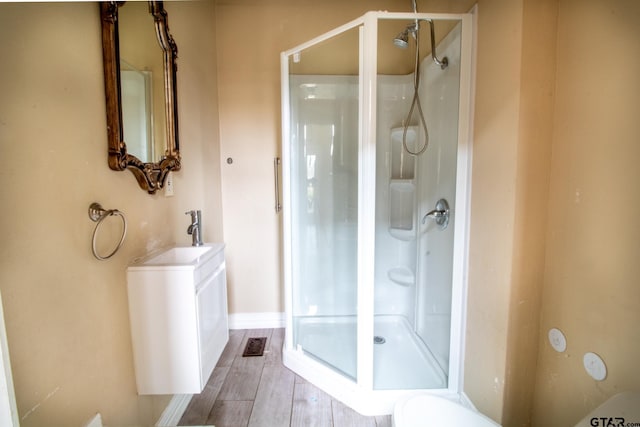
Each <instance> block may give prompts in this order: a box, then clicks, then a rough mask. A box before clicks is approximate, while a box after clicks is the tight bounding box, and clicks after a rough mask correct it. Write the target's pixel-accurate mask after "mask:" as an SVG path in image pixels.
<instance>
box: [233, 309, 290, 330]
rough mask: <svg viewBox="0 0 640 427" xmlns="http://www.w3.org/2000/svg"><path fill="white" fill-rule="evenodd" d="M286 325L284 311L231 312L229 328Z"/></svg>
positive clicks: (282, 326) (281, 326)
mask: <svg viewBox="0 0 640 427" xmlns="http://www.w3.org/2000/svg"><path fill="white" fill-rule="evenodd" d="M284 325H285V318H284V313H283V312H266V313H231V314H229V329H265V328H284Z"/></svg>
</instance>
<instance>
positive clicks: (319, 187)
mask: <svg viewBox="0 0 640 427" xmlns="http://www.w3.org/2000/svg"><path fill="white" fill-rule="evenodd" d="M358 47H359V31H358V29H357V28H351V29H350V30H348V31H345V32H342V33H340V34H337V35H336V36H334V37H332V38H330V39H328V40H325V41H323V42H322V43H319V44H315V45H313V46H311V47H308V48H306V49H304V50H301V51H300V52H299V53H297V54H296V55H293V56H291V57H290V58H289V64H288V67H289V88H288V89H289V102H290V110H289V111H290V129H289V132H290V138H291V139H290V141H291V142H290V147H289V148H288V149H289V153H288V155H289V158H290V162H288V163H289V164H290V167H289V170H288V173H289V174H290V177H291V178H290V180H289V181H290V190H289V194H290V197H291V199H290V202H289V203H290V205H291V209H290V211H289V212H290V215H291V218H290V221H291V233H290V243H291V258H292V259H291V266H292V268H291V274H292V279H293V280H292V282H293V283H294V284H295V286H294V287H293V289H292V291H291V297H292V311H293V325H292V326H293V344H294V347H295V348H297V349H299V350H302V351H304V353H305V354H306V355H308V356H310V357H312V358H313V359H315V360H317V361H319V362H321V363H323V364H325V365H328V366H330V367H332V368H333V369H335V370H337V371H338V372H340V373H341V374H343V375H344V376H346V377H347V378H350V379H353V380H355V379H356V376H357V369H356V357H357V351H356V350H357V329H356V326H357V302H358V301H357V296H358V295H357V282H358V277H357V249H358V246H357V245H358V240H357V237H358V129H359V128H358V105H359V90H358V81H359V80H358V74H359V59H358V58H359V55H358Z"/></svg>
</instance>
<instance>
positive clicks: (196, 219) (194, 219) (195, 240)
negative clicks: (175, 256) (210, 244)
mask: <svg viewBox="0 0 640 427" xmlns="http://www.w3.org/2000/svg"><path fill="white" fill-rule="evenodd" d="M184 214H185V215H191V225H189V227H187V234H189V235H191V246H202V213H201V212H200V211H199V210H198V211H187V212H185V213H184Z"/></svg>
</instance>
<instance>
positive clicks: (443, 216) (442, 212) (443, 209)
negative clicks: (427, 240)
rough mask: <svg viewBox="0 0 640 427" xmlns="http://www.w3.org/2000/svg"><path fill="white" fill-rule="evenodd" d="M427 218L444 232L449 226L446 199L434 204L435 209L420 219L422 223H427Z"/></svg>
mask: <svg viewBox="0 0 640 427" xmlns="http://www.w3.org/2000/svg"><path fill="white" fill-rule="evenodd" d="M427 218H433V219H435V221H436V224H438V225H439V226H440V229H441V230H444V229H445V228H447V226H448V225H449V203H448V202H447V200H446V199H440V200H438V201H437V202H436V208H435V209H433V210H431V211H429V212H427V213H426V214H425V215H424V216H423V217H422V223H423V224H424V223H425V222H426V221H427Z"/></svg>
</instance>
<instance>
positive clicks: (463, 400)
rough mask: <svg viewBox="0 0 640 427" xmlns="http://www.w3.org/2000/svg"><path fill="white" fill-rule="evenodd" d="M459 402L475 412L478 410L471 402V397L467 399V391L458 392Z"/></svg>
mask: <svg viewBox="0 0 640 427" xmlns="http://www.w3.org/2000/svg"><path fill="white" fill-rule="evenodd" d="M460 403H462V404H463V405H464V406H466V407H467V408H469V409H473V410H474V411H476V412H477V411H478V409H477V408H476V405H474V404H473V402H472V401H471V399H469V396H467V393H465V392H464V391H463V392H462V393H460Z"/></svg>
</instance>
